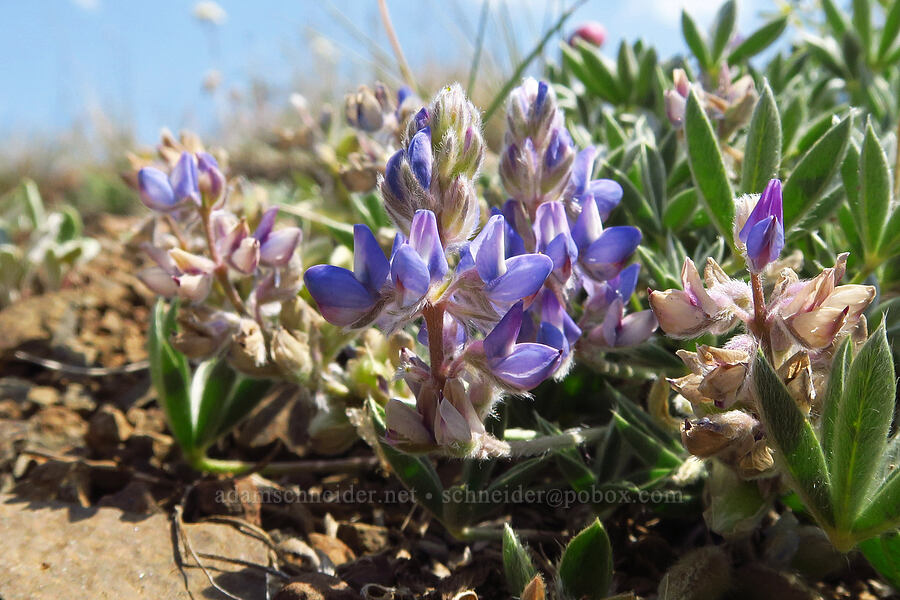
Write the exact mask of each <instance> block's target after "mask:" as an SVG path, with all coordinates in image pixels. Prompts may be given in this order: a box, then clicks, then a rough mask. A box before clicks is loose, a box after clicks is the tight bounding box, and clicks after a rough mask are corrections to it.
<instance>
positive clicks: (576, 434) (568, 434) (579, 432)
mask: <svg viewBox="0 0 900 600" xmlns="http://www.w3.org/2000/svg"><path fill="white" fill-rule="evenodd" d="M606 430H607V428H606V427H590V428H588V429H570V430H568V431H564V432H562V433H561V434H559V435H543V436H541V437H537V438H534V439H531V440H511V441H508V442H506V444H507V446H508V447H509V456H511V457H516V458H521V457H526V456H539V455H541V454H544V453H545V452H550V451H551V450H565V449H568V448H575V447H577V446H580V445H581V444H587V443H590V442H593V441H596V440H598V439H600V438H601V437H603V435H605V434H606Z"/></svg>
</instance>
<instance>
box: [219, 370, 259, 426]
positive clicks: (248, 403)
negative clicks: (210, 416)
mask: <svg viewBox="0 0 900 600" xmlns="http://www.w3.org/2000/svg"><path fill="white" fill-rule="evenodd" d="M271 387H272V382H271V381H269V380H267V379H255V378H251V377H246V376H242V375H240V374H239V375H238V377H237V380H236V381H235V383H234V385H232V386H231V390H230V392H229V395H228V396H227V397H226V398H225V400H224V401H223V402H222V403H221V404H220V408H219V410H220V411H221V413H222V414H221V416H220V417H219V419H218V426H217V427H216V429H215V430H213V434H212V438H213V439H214V440H215V439H218V438H220V437H222V436H223V435H225V434H226V433H228V432H229V431H231V429H232V428H233V427H234V426H235V425H237V424H238V423H239V422H240V421H241V420H243V419H244V417H246V416H247V415H249V414H250V411H251V410H253V408H254V407H256V405H257V404H259V402H260V400H262V398H263V396H265V395H266V393H268V391H269V389H270V388H271Z"/></svg>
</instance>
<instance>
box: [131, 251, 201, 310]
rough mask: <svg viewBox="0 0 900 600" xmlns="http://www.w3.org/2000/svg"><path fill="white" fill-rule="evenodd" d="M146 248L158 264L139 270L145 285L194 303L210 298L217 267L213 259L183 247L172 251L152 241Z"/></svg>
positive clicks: (160, 292) (168, 295)
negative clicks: (152, 243) (155, 244)
mask: <svg viewBox="0 0 900 600" xmlns="http://www.w3.org/2000/svg"><path fill="white" fill-rule="evenodd" d="M143 248H144V250H145V251H146V252H147V254H149V255H150V258H152V259H153V261H154V262H155V263H156V264H157V266H156V267H150V268H147V269H144V270H143V271H141V272H140V273H138V278H139V279H140V280H141V282H143V284H144V285H146V286H147V287H148V288H150V289H151V290H152V291H154V292H156V293H157V294H159V295H160V296H165V297H166V298H174V297H178V298H183V299H185V300H189V301H191V302H202V301H203V300H205V299H206V297H207V296H208V295H209V292H210V290H211V289H212V279H213V277H212V274H213V273H214V272H215V270H216V264H215V263H214V262H213V261H211V260H209V259H208V258H206V257H204V256H198V255H196V254H191V253H190V252H185V251H184V250H181V249H180V248H173V249H172V250H169V251H168V252H166V251H165V250H162V249H161V248H157V247H156V246H152V245H150V244H144V245H143Z"/></svg>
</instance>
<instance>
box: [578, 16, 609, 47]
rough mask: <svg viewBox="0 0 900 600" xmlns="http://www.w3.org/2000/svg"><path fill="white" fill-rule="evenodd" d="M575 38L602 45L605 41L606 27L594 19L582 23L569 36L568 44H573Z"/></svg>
mask: <svg viewBox="0 0 900 600" xmlns="http://www.w3.org/2000/svg"><path fill="white" fill-rule="evenodd" d="M577 40H584V41H586V42H588V43H590V44H593V45H594V46H598V47H599V46H602V45H603V42H605V41H606V27H604V26H603V24H602V23H598V22H596V21H588V22H586V23H582V24H581V25H579V26H578V29H576V30H575V31H574V32H573V33H572V35H571V37H569V44H570V45H575V42H576V41H577Z"/></svg>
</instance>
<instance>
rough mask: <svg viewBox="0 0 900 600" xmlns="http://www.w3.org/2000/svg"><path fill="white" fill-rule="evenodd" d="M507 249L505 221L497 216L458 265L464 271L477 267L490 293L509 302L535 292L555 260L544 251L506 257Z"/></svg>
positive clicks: (488, 223) (466, 251) (470, 246)
mask: <svg viewBox="0 0 900 600" xmlns="http://www.w3.org/2000/svg"><path fill="white" fill-rule="evenodd" d="M506 250H507V246H506V220H505V219H504V218H503V216H502V215H494V216H492V217H491V218H490V219H488V222H487V224H486V225H485V226H484V228H483V229H482V230H481V232H480V233H479V234H478V235H477V236H476V237H475V239H474V240H472V241H471V242H470V243H469V245H468V246H467V247H466V248H464V249H463V251H462V253H461V254H462V256H461V258H460V263H459V267H458V268H459V271H460V272H462V271H465V270H468V269H470V268H471V267H473V266H474V268H475V270H476V271H477V273H478V276H479V277H480V278H481V280H482V281H483V282H484V292H485V293H486V294H487V296H488V297H489V298H490V299H491V300H492V301H494V302H497V303H501V304H503V303H505V304H507V305H508V304H509V303H512V302H516V301H518V300H521V299H523V298H528V297H530V296H532V295H533V294H535V293H536V292H537V291H538V290H539V289H540V288H541V286H542V285H543V284H544V281H545V280H546V279H547V276H548V275H549V274H550V272H551V271H552V270H553V261H552V260H551V259H550V258H549V257H547V256H544V255H542V254H519V255H516V256H510V257H507V254H506Z"/></svg>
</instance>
